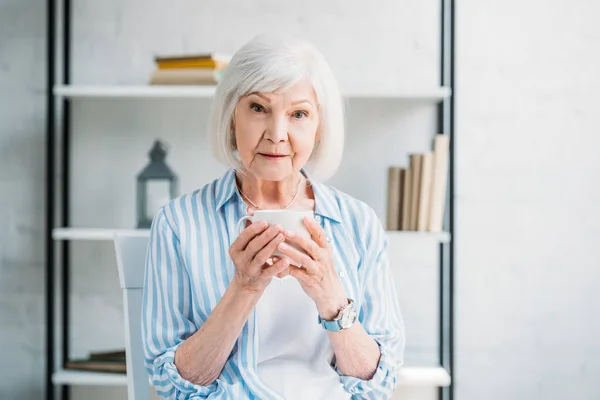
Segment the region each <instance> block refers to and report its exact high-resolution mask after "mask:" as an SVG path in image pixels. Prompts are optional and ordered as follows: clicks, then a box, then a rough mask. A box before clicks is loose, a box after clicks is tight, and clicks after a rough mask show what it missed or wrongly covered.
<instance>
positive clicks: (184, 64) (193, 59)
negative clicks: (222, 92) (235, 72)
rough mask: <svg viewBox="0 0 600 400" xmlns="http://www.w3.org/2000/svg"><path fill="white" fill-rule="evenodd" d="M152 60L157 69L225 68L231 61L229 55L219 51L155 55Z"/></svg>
mask: <svg viewBox="0 0 600 400" xmlns="http://www.w3.org/2000/svg"><path fill="white" fill-rule="evenodd" d="M154 61H155V62H156V66H157V67H158V68H159V69H171V68H208V69H225V68H226V67H227V65H228V64H229V62H230V61H231V56H229V55H227V54H221V53H206V54H190V55H184V56H157V57H155V58H154Z"/></svg>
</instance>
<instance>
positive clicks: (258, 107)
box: [250, 103, 265, 113]
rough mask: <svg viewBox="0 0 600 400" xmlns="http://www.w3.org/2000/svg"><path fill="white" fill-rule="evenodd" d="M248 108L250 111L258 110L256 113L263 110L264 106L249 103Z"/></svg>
mask: <svg viewBox="0 0 600 400" xmlns="http://www.w3.org/2000/svg"><path fill="white" fill-rule="evenodd" d="M250 109H251V110H252V111H254V112H258V113H261V112H263V111H265V108H264V107H263V106H261V105H260V104H257V103H252V104H250Z"/></svg>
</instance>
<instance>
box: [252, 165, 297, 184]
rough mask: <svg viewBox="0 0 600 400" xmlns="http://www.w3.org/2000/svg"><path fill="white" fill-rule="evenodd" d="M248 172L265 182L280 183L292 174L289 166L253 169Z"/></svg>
mask: <svg viewBox="0 0 600 400" xmlns="http://www.w3.org/2000/svg"><path fill="white" fill-rule="evenodd" d="M250 172H252V174H253V175H254V176H255V177H256V178H257V179H262V180H265V181H282V180H284V179H285V178H287V177H289V176H290V174H291V173H292V168H291V167H290V166H285V167H284V166H276V165H273V166H261V167H260V168H253V169H252V170H251V171H250Z"/></svg>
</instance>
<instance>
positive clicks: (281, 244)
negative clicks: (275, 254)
mask: <svg viewBox="0 0 600 400" xmlns="http://www.w3.org/2000/svg"><path fill="white" fill-rule="evenodd" d="M278 247H279V249H280V250H285V249H286V248H287V244H285V242H282V243H280V244H279V246H278Z"/></svg>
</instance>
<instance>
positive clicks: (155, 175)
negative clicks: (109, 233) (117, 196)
mask: <svg viewBox="0 0 600 400" xmlns="http://www.w3.org/2000/svg"><path fill="white" fill-rule="evenodd" d="M149 155H150V163H149V164H148V165H147V166H146V168H144V169H143V170H142V172H140V173H139V174H138V176H137V214H138V229H148V228H150V226H151V225H152V220H153V219H154V217H155V216H156V214H157V213H158V210H159V209H160V208H161V207H162V206H164V205H165V204H167V203H168V202H169V201H170V200H171V199H174V198H175V197H176V196H177V176H176V175H175V174H174V173H173V171H172V170H171V168H169V166H168V165H167V164H166V163H165V158H166V156H167V149H166V147H165V145H164V144H163V143H161V142H160V141H159V140H157V141H155V142H154V146H153V147H152V150H150V153H149Z"/></svg>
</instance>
